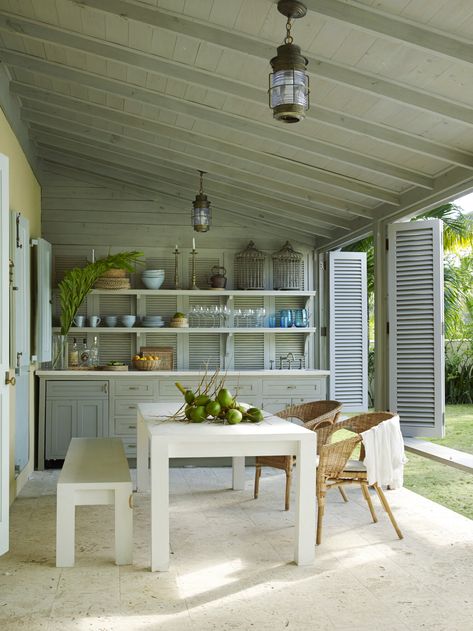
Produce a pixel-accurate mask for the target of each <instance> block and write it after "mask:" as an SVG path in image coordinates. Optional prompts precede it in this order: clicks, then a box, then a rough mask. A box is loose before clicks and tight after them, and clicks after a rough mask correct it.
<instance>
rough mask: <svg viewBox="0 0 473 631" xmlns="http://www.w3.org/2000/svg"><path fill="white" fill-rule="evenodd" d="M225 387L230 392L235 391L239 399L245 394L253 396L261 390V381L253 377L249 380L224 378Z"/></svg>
mask: <svg viewBox="0 0 473 631" xmlns="http://www.w3.org/2000/svg"><path fill="white" fill-rule="evenodd" d="M225 388H228V390H230V392H231V393H232V394H235V393H237V395H238V398H239V399H243V397H244V396H245V395H248V396H254V395H257V394H259V393H260V392H261V381H259V380H258V379H255V380H254V381H249V380H240V381H238V380H236V379H235V380H230V379H228V380H226V381H225Z"/></svg>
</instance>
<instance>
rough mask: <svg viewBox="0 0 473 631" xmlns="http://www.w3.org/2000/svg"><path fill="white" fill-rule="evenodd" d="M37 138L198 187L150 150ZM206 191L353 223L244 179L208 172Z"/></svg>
mask: <svg viewBox="0 0 473 631" xmlns="http://www.w3.org/2000/svg"><path fill="white" fill-rule="evenodd" d="M33 138H34V139H35V140H36V141H37V142H39V143H41V144H44V145H48V146H52V147H57V148H59V149H62V148H65V149H66V150H69V151H75V152H76V153H81V154H83V153H84V152H87V154H93V156H94V157H97V158H98V159H102V160H112V161H113V160H116V159H117V157H119V156H122V159H126V160H127V161H128V162H129V163H130V164H133V166H134V168H135V170H138V169H143V170H144V172H148V173H149V172H151V173H152V174H153V175H157V174H159V175H162V176H165V175H166V174H167V175H166V177H169V178H170V180H171V181H174V182H177V183H181V184H182V183H187V184H188V186H189V187H190V188H191V189H192V190H194V189H195V187H196V181H197V175H196V173H195V170H193V169H192V170H189V169H188V168H187V167H186V166H180V165H176V164H172V163H169V162H166V161H163V160H161V159H160V158H159V157H152V158H151V157H150V156H149V155H148V154H146V155H143V154H141V153H138V152H136V151H135V150H133V149H129V148H127V147H125V146H116V145H108V144H106V143H103V142H100V141H96V140H95V139H94V140H92V139H91V138H90V137H88V138H82V137H78V136H75V135H74V134H68V133H65V132H61V133H58V132H55V133H54V134H52V133H50V132H49V131H46V130H44V131H43V130H39V129H38V130H33ZM150 167H151V168H150ZM206 191H207V192H208V193H209V194H210V193H211V194H212V195H215V194H224V195H227V196H228V199H229V200H231V203H232V204H235V203H236V202H237V201H239V200H243V201H244V203H245V204H246V205H249V206H250V207H251V208H254V207H258V205H259V207H262V208H264V210H265V212H270V213H273V212H275V213H276V214H277V215H278V216H280V211H282V212H283V213H284V214H286V213H290V214H292V215H294V216H293V217H292V218H293V219H295V220H299V217H298V215H300V216H301V217H303V218H304V219H303V221H305V220H307V223H309V224H310V225H311V226H320V227H321V228H324V227H329V228H333V227H340V228H342V229H345V230H349V229H350V227H349V226H350V224H349V223H348V222H347V221H345V220H340V219H339V218H338V217H333V219H332V218H331V217H327V216H324V217H323V218H321V217H320V216H319V215H318V213H317V209H316V208H314V207H312V208H311V207H308V206H307V205H303V202H302V201H301V202H299V203H297V202H294V201H293V200H291V199H290V198H285V197H284V196H282V195H277V196H269V195H268V193H265V191H263V190H261V189H256V188H255V187H254V186H252V185H250V184H248V183H247V184H246V185H245V183H244V182H242V183H240V182H234V181H228V180H226V179H221V178H216V177H215V176H214V175H213V174H208V175H207V176H206ZM371 217H373V215H371Z"/></svg>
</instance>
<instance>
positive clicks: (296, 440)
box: [137, 402, 317, 572]
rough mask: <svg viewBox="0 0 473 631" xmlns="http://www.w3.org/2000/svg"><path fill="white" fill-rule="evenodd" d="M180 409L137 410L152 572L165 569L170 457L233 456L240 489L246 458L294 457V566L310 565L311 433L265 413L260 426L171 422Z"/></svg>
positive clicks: (140, 483)
mask: <svg viewBox="0 0 473 631" xmlns="http://www.w3.org/2000/svg"><path fill="white" fill-rule="evenodd" d="M180 405H181V403H179V402H163V403H141V404H139V405H138V406H137V410H138V423H137V490H138V491H148V490H150V491H151V571H152V572H155V571H166V570H168V569H169V459H170V458H208V457H221V456H223V457H231V458H232V459H233V460H232V462H233V480H232V487H233V489H236V490H242V489H244V488H245V456H276V455H277V456H283V455H290V454H292V455H294V456H296V457H297V466H296V484H295V492H296V509H295V533H294V561H295V563H297V564H298V565H309V564H311V563H313V561H314V553H315V470H316V441H317V436H316V434H315V432H312V431H309V430H307V429H305V428H304V427H300V426H299V425H296V424H295V423H291V422H289V421H286V420H284V419H282V418H279V417H277V416H274V415H272V414H269V413H264V420H263V421H261V422H260V423H239V424H237V425H228V424H223V423H213V422H208V421H206V422H203V423H187V422H182V421H175V420H172V419H171V418H170V417H172V415H173V414H174V413H175V412H176V410H177V409H178V408H179V407H180ZM150 466H151V472H150ZM150 473H151V474H150Z"/></svg>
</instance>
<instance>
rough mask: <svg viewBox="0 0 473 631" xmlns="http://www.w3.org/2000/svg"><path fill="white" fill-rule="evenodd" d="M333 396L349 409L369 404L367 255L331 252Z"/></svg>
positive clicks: (355, 410) (331, 373) (330, 350)
mask: <svg viewBox="0 0 473 631" xmlns="http://www.w3.org/2000/svg"><path fill="white" fill-rule="evenodd" d="M328 263H329V265H328V271H329V327H328V328H329V366H330V398H331V399H335V400H337V401H341V402H342V403H343V404H344V409H345V410H346V411H353V412H357V411H363V410H366V409H367V407H368V298H367V285H366V254H365V253H364V252H329V259H328Z"/></svg>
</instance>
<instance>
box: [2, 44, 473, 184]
mask: <svg viewBox="0 0 473 631" xmlns="http://www.w3.org/2000/svg"><path fill="white" fill-rule="evenodd" d="M0 58H1V60H2V61H4V62H5V63H7V64H9V65H12V66H18V67H22V68H25V69H27V70H30V71H32V72H33V73H41V74H44V75H46V76H54V77H56V78H58V79H62V80H64V81H70V82H76V83H79V84H82V85H87V86H89V87H92V88H94V89H97V90H100V91H102V92H110V93H112V94H115V95H118V96H122V97H124V98H130V99H135V100H139V101H142V102H144V103H149V104H151V105H154V106H156V107H161V106H163V107H165V108H166V109H172V110H173V111H174V112H179V113H181V114H186V115H188V116H194V117H197V118H201V119H203V120H207V121H209V122H211V123H212V124H217V125H223V126H224V127H229V128H231V129H234V130H237V131H239V132H241V133H247V134H251V135H254V136H256V137H258V138H260V139H261V138H265V139H268V140H271V141H276V142H281V143H284V144H287V145H288V146H290V147H295V148H297V149H300V150H302V151H307V152H309V153H313V154H317V155H323V156H324V157H326V158H330V159H333V160H335V161H338V162H341V163H345V164H349V165H351V166H354V167H356V168H360V169H364V170H366V171H368V172H375V173H381V174H383V175H385V176H387V177H391V178H393V179H396V180H401V181H403V182H407V183H409V184H414V185H416V186H421V187H423V188H427V189H429V188H431V186H432V182H431V178H430V177H427V176H425V175H423V174H420V173H417V172H414V171H412V170H409V169H405V168H403V167H400V166H397V165H391V164H387V163H385V162H382V161H381V160H379V159H377V158H376V159H375V158H372V157H370V156H366V155H363V154H361V153H356V152H355V151H351V150H349V149H346V148H343V147H340V146H337V145H333V144H330V143H324V142H322V141H320V140H316V139H313V138H307V137H306V136H304V135H303V131H301V133H300V134H299V133H293V132H291V131H286V130H283V129H281V128H280V127H277V125H276V124H275V123H274V124H273V123H272V122H271V123H262V122H259V121H258V122H256V121H253V120H249V119H248V118H244V117H242V116H237V115H235V114H231V113H228V112H223V111H221V110H216V109H212V108H210V107H208V106H206V105H201V104H198V103H195V102H190V101H186V100H184V99H179V98H176V97H173V96H169V95H165V94H162V93H160V92H156V91H155V90H150V89H148V88H142V87H139V86H136V85H133V84H129V83H124V82H121V81H116V80H115V79H111V78H109V77H106V76H105V75H98V74H95V73H91V72H86V71H83V70H77V69H74V68H72V67H70V66H65V65H63V64H58V63H55V62H51V61H45V60H43V59H40V58H38V57H33V56H32V55H27V54H25V53H18V52H13V51H10V50H6V49H4V48H3V49H0ZM472 120H473V114H472Z"/></svg>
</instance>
